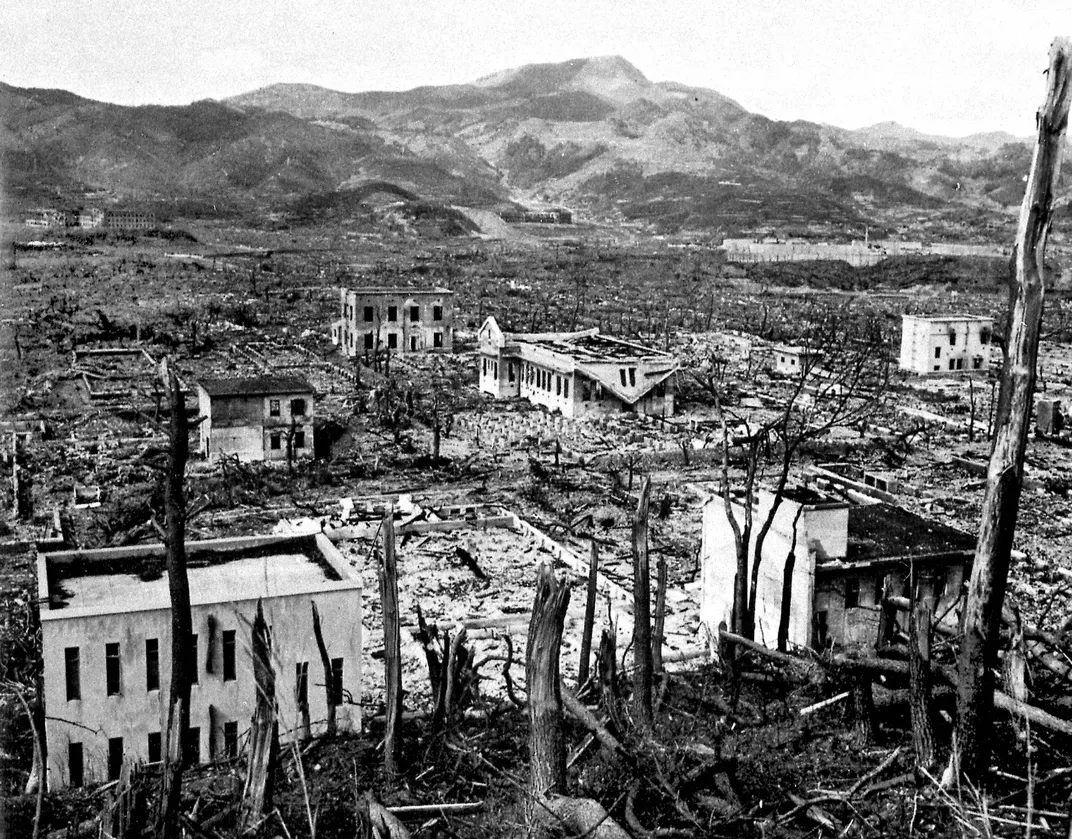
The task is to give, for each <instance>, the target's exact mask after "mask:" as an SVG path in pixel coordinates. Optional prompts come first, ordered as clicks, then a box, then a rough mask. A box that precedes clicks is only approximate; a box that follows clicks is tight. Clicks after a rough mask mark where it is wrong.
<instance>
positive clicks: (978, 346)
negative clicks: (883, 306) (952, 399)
mask: <svg viewBox="0 0 1072 839" xmlns="http://www.w3.org/2000/svg"><path fill="white" fill-rule="evenodd" d="M901 320H902V322H901V358H900V367H901V369H902V370H908V371H910V372H912V373H918V374H919V375H921V376H923V375H928V374H929V375H933V374H936V373H943V374H947V375H948V374H949V373H966V372H971V371H980V370H981V371H986V370H988V369H989V368H990V346H991V337H992V336H993V333H994V319H993V318H987V317H981V316H979V315H903V316H902V319H901Z"/></svg>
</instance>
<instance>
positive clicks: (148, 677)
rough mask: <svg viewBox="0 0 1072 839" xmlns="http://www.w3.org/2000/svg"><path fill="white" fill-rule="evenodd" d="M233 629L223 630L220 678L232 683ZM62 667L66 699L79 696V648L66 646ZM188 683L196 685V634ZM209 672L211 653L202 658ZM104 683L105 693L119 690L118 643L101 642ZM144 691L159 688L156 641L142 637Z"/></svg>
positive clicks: (121, 669)
mask: <svg viewBox="0 0 1072 839" xmlns="http://www.w3.org/2000/svg"><path fill="white" fill-rule="evenodd" d="M235 641H236V638H235V630H233V629H225V630H224V631H223V680H224V681H225V682H233V681H234V680H235V679H236V678H237V672H236V669H235ZM63 653H64V669H65V675H66V681H67V701H68V702H70V701H72V700H75V699H81V698H82V661H81V648H80V647H66V648H65V649H64V651H63ZM189 654H190V661H189V664H188V666H189V670H190V682H191V683H192V684H195V685H196V684H198V682H199V675H198V668H197V635H191V636H190V653H189ZM212 671H213V667H212V659H211V656H210V657H209V659H208V660H207V661H206V672H209V673H211V672H212ZM104 684H105V693H107V695H108V696H119V695H121V694H122V693H123V662H122V658H121V656H120V647H119V644H118V643H112V644H105V645H104ZM145 690H146V691H153V690H160V640H159V639H158V638H146V639H145Z"/></svg>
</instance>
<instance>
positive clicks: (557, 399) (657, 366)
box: [477, 317, 679, 417]
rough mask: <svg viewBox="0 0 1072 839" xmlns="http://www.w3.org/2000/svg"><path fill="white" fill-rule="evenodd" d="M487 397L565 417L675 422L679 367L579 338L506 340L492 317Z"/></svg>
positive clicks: (482, 372) (485, 351)
mask: <svg viewBox="0 0 1072 839" xmlns="http://www.w3.org/2000/svg"><path fill="white" fill-rule="evenodd" d="M477 340H478V344H479V349H480V369H479V371H478V372H479V380H480V390H481V391H483V392H484V393H489V394H491V395H492V396H494V397H496V398H497V399H509V398H522V399H528V400H529V401H530V402H532V403H533V404H534V405H543V406H544V407H545V408H547V409H548V410H551V411H559V412H561V414H562V415H563V416H566V417H580V416H585V415H590V414H600V413H621V412H623V411H632V412H634V413H638V414H652V415H656V416H671V415H672V414H673V413H674V385H675V381H674V376H675V374H676V373H677V370H678V366H679V365H678V362H677V359H675V358H674V357H673V356H672V355H670V354H669V353H666V352H663V351H661V350H656V349H652V348H650V347H645V346H642V345H640V344H634V343H632V342H630V341H623V340H621V339H620V338H611V337H608V336H606V335H600V334H599V330H598V329H586V330H583V331H580V332H546V333H527V334H524V333H507V332H503V331H502V330H501V329H500V328H499V324H498V323H497V322H496V321H495V318H493V317H489V318H488V319H487V320H486V321H484V324H483V326H481V327H480V332H479V333H478V336H477Z"/></svg>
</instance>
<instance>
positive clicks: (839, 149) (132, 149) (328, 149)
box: [0, 56, 1029, 235]
mask: <svg viewBox="0 0 1072 839" xmlns="http://www.w3.org/2000/svg"><path fill="white" fill-rule="evenodd" d="M0 106H2V110H3V114H4V118H3V128H2V133H0V154H2V155H3V167H4V177H5V181H6V184H5V185H6V186H7V187H8V188H9V189H10V190H12V194H14V195H16V196H18V197H20V198H22V199H23V200H24V201H30V200H33V198H34V196H41V195H49V194H55V191H56V189H57V188H59V189H60V190H61V191H67V192H72V193H77V192H80V191H85V190H91V189H103V190H107V191H109V192H111V193H115V194H118V195H122V196H127V195H137V196H141V197H155V198H163V197H174V196H176V195H182V196H184V197H191V196H197V197H202V198H204V197H208V196H211V197H213V198H217V197H219V198H223V197H229V198H231V199H232V200H234V201H235V202H237V203H240V204H241V203H246V204H251V203H253V202H259V203H264V202H267V203H268V204H272V205H286V204H287V203H288V202H293V201H294V200H296V199H299V198H300V197H301V196H302V195H305V194H310V193H324V192H330V191H333V190H339V189H344V190H346V189H350V188H360V186H361V185H362V184H363V183H366V182H368V181H379V180H382V181H389V182H392V183H396V184H397V185H398V186H400V187H402V188H403V189H406V190H409V191H411V192H413V193H416V194H417V195H419V196H420V197H421V198H422V199H426V200H435V201H442V202H445V203H452V204H456V205H463V206H475V207H484V208H494V207H496V206H500V205H502V203H503V202H507V201H515V202H519V203H527V204H565V205H568V206H571V207H574V208H576V209H578V210H580V211H581V212H582V215H585V214H587V215H590V216H595V217H599V218H603V219H606V220H611V221H613V220H616V219H617V220H621V219H626V220H641V221H647V222H651V223H654V224H655V225H656V226H658V227H660V228H662V229H667V230H676V229H681V228H689V229H706V230H712V231H722V232H725V233H732V232H735V231H742V230H748V229H760V228H764V229H778V230H798V231H799V230H807V229H816V228H817V226H818V227H819V228H821V229H823V230H824V231H834V232H835V233H839V232H843V233H844V234H845V235H856V233H857V231H858V230H859V228H860V227H862V226H863V225H868V224H869V225H872V226H881V225H883V224H885V225H887V226H888V227H890V228H893V227H896V226H897V225H900V224H902V223H904V222H905V220H906V219H908V220H918V219H919V218H920V217H921V213H927V214H930V217H933V218H948V219H956V218H959V217H960V216H961V215H963V214H968V215H969V216H972V215H975V216H977V215H978V214H979V213H983V214H988V215H989V216H991V217H995V218H1000V219H1006V220H1007V219H1008V218H1009V214H1010V210H1011V208H1012V207H1013V206H1015V204H1016V203H1017V202H1018V201H1019V197H1020V191H1021V189H1022V177H1023V173H1024V172H1025V171H1026V163H1027V161H1028V159H1029V148H1028V146H1027V145H1026V143H1024V142H1023V141H1021V140H1018V139H1017V138H1014V137H1011V136H1010V135H1005V134H1002V133H993V134H984V135H974V136H972V137H966V138H945V137H935V136H932V135H926V134H922V133H920V132H916V131H913V130H912V129H908V128H905V127H903V126H900V125H897V124H896V123H882V124H880V125H876V126H871V127H869V128H865V129H860V130H857V131H848V130H845V129H840V128H837V127H834V126H827V125H819V124H816V123H810V122H802V121H798V122H780V121H776V120H771V119H768V118H766V117H764V116H761V115H759V114H753V113H750V112H748V111H747V110H746V109H744V108H743V107H741V105H739V104H738V103H737V102H735V101H733V100H732V99H730V98H728V97H726V96H724V95H722V94H720V93H718V92H716V91H713V90H708V89H703V88H694V87H688V86H685V85H680V84H676V83H673V82H652V81H650V80H648V79H647V78H646V77H645V76H644V74H643V73H642V72H641V71H640V70H639V69H637V68H636V67H635V66H633V65H632V64H630V63H629V62H628V61H627V60H625V59H624V58H621V57H619V56H603V57H598V58H587V59H576V60H573V61H567V62H563V63H558V64H533V65H527V66H524V67H519V68H514V69H509V70H504V71H502V72H499V73H495V74H492V75H489V76H486V77H484V78H481V79H478V80H476V81H474V82H472V83H470V84H461V85H447V86H440V87H419V88H414V89H412V90H406V91H367V92H360V93H344V92H340V91H334V90H328V89H326V88H321V87H317V86H315V85H304V84H301V85H299V84H279V85H272V86H269V87H266V88H262V89H260V90H256V91H252V92H250V93H246V94H242V95H240V96H236V97H233V98H230V99H228V100H226V101H223V102H214V101H205V102H195V103H193V104H191V105H188V106H183V107H136V108H130V107H120V106H116V105H109V104H106V103H101V102H93V101H90V100H86V99H82V98H80V97H77V96H74V95H73V94H68V93H64V92H63V91H43V90H23V89H18V88H13V87H10V86H6V85H0Z"/></svg>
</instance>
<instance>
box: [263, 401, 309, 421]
mask: <svg viewBox="0 0 1072 839" xmlns="http://www.w3.org/2000/svg"><path fill="white" fill-rule="evenodd" d="M281 407H282V405H281V404H280V400H278V399H269V400H268V416H270V417H278V416H279V415H280V408H281ZM290 415H291V416H293V417H304V416H305V400H304V399H291V400H290Z"/></svg>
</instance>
